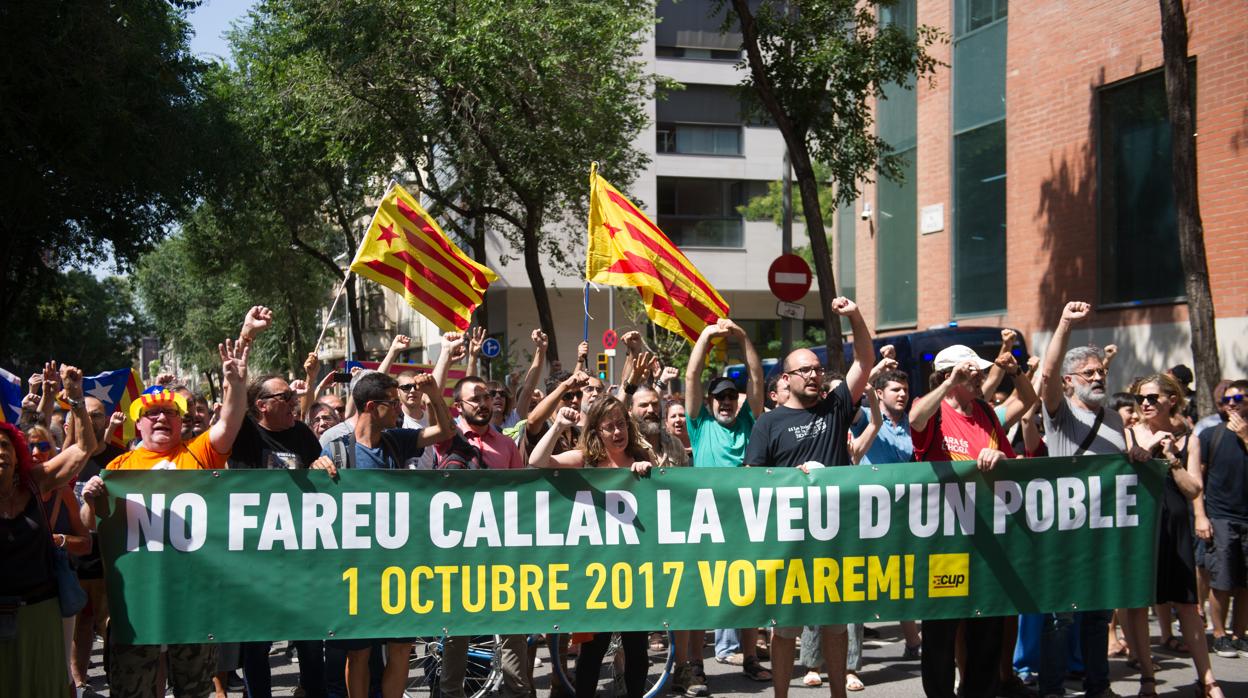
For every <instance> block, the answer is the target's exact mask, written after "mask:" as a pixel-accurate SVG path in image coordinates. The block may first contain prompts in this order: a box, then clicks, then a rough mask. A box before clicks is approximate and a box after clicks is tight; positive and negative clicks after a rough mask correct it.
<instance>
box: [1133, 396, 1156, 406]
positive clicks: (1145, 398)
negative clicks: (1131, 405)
mask: <svg viewBox="0 0 1248 698" xmlns="http://www.w3.org/2000/svg"><path fill="white" fill-rule="evenodd" d="M1131 397H1133V398H1135V404H1137V405H1143V404H1144V403H1146V402H1147V403H1148V404H1150V405H1156V404H1157V403H1158V402H1159V401H1160V400H1161V395H1159V394H1157V393H1149V394H1148V395H1132V396H1131Z"/></svg>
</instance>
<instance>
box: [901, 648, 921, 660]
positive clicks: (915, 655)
mask: <svg viewBox="0 0 1248 698" xmlns="http://www.w3.org/2000/svg"><path fill="white" fill-rule="evenodd" d="M922 657H923V645H915V646H913V647H911V646H910V645H906V649H905V650H904V651H903V652H902V653H901V659H902V661H911V660H915V659H921V658H922Z"/></svg>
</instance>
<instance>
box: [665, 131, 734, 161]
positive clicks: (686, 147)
mask: <svg viewBox="0 0 1248 698" xmlns="http://www.w3.org/2000/svg"><path fill="white" fill-rule="evenodd" d="M657 133H658V142H657V143H656V144H655V150H656V151H657V152H660V153H679V154H684V155H740V154H741V127H740V126H718V125H710V124H672V123H666V124H665V123H659V125H658V132H657Z"/></svg>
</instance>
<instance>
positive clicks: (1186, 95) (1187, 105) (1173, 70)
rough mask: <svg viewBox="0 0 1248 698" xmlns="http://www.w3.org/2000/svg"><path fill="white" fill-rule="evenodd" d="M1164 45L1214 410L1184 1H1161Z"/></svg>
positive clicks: (1186, 272) (1214, 367) (1191, 310)
mask: <svg viewBox="0 0 1248 698" xmlns="http://www.w3.org/2000/svg"><path fill="white" fill-rule="evenodd" d="M1160 3H1161V47H1162V56H1163V58H1164V61H1165V77H1166V109H1167V111H1168V112H1169V116H1170V142H1171V153H1172V157H1171V161H1172V165H1171V179H1172V180H1173V182H1174V204H1175V210H1176V213H1177V217H1178V224H1179V256H1180V257H1181V259H1182V261H1183V280H1184V284H1185V286H1186V290H1187V321H1188V324H1189V325H1190V326H1191V331H1192V360H1193V362H1194V363H1195V366H1194V368H1195V373H1196V408H1197V410H1198V411H1199V413H1200V414H1201V415H1202V416H1203V415H1208V414H1213V413H1214V409H1215V407H1214V404H1213V389H1214V386H1216V385H1217V383H1218V380H1219V378H1220V377H1221V372H1222V368H1221V362H1220V361H1219V360H1218V336H1217V329H1216V327H1215V326H1214V312H1213V294H1212V292H1211V291H1210V289H1209V265H1208V262H1207V261H1206V259H1205V230H1204V224H1203V223H1202V222H1201V219H1200V197H1199V195H1198V192H1197V190H1196V136H1195V133H1196V128H1195V124H1194V121H1195V120H1194V118H1193V115H1192V88H1191V84H1190V83H1191V79H1190V76H1191V74H1190V73H1189V72H1188V58H1187V16H1186V14H1185V12H1184V10H1183V2H1182V0H1160Z"/></svg>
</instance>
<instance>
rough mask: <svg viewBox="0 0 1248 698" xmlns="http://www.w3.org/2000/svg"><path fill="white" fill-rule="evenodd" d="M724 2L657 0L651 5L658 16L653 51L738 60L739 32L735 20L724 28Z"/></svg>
mask: <svg viewBox="0 0 1248 698" xmlns="http://www.w3.org/2000/svg"><path fill="white" fill-rule="evenodd" d="M755 4H756V3H754V2H751V5H755ZM726 6H727V3H724V4H723V5H722V6H721V5H717V4H716V3H709V2H697V1H696V0H695V1H693V2H688V1H686V2H676V1H675V0H659V2H658V3H656V4H655V8H654V14H655V17H656V18H658V20H659V23H658V24H657V25H656V26H655V28H654V54H655V55H656V56H659V57H661V58H684V59H691V60H704V61H707V60H709V61H738V60H740V59H741V33H740V32H739V31H738V30H737V27H736V23H735V22H734V23H733V24H732V25H731V26H730V27H729V28H728V31H723V26H724V12H725V7H726Z"/></svg>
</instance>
